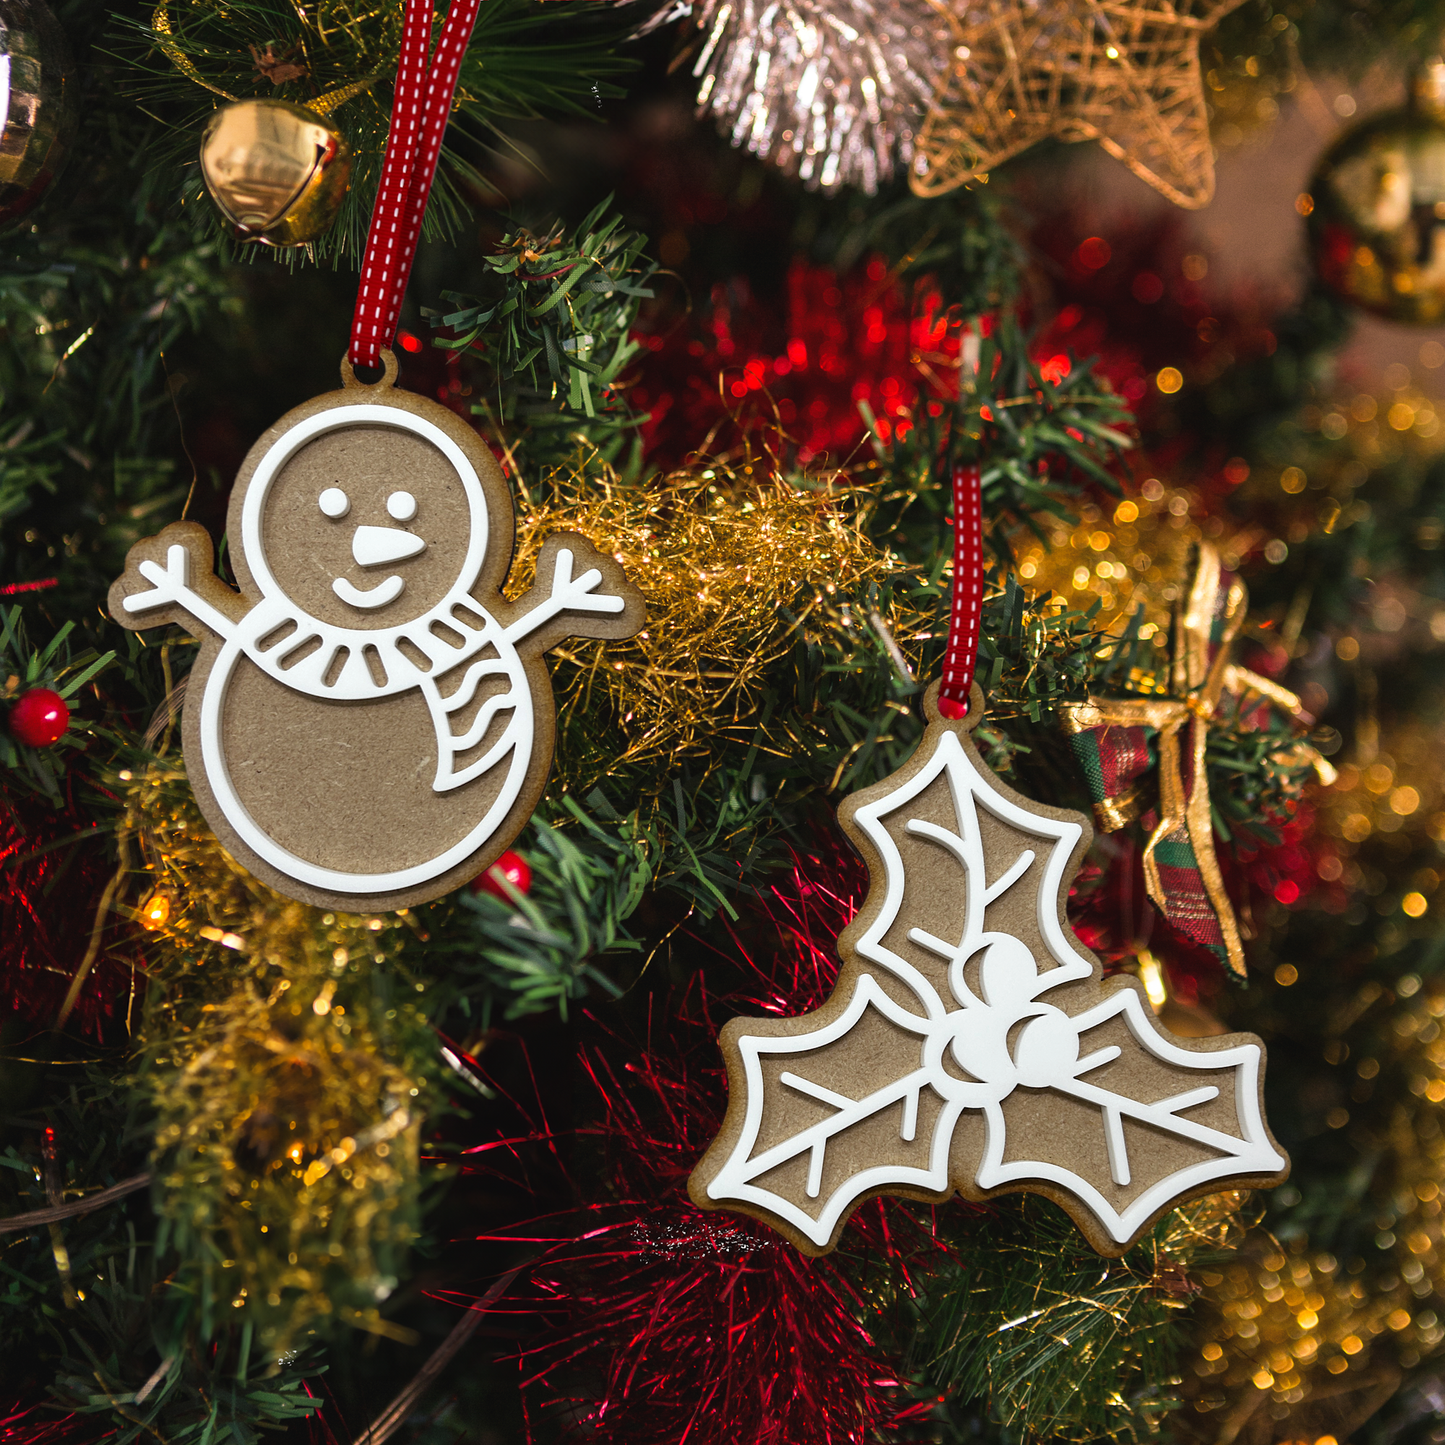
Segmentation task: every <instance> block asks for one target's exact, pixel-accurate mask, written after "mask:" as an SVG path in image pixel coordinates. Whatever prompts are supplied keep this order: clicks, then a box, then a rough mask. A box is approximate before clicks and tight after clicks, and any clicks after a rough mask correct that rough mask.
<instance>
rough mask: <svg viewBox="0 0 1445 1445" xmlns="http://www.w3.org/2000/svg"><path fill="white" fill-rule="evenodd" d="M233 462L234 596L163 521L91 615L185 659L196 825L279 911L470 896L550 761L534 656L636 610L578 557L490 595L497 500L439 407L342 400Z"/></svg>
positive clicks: (600, 569)
mask: <svg viewBox="0 0 1445 1445" xmlns="http://www.w3.org/2000/svg"><path fill="white" fill-rule="evenodd" d="M343 374H344V376H346V377H347V380H348V384H347V385H346V386H345V387H344V388H343V389H342V391H340V392H337V393H333V394H331V395H330V396H325V397H319V398H317V399H316V400H315V401H312V402H309V403H307V404H306V405H304V406H302V407H298V408H297V409H296V410H295V411H292V412H290V413H289V414H288V415H287V416H285V417H283V418H282V419H281V421H279V422H278V423H277V424H276V425H275V426H274V427H272V428H271V429H270V430H269V431H268V432H267V433H266V434H265V435H264V436H262V437H261V439H260V440H259V441H258V442H257V443H256V445H255V446H254V447H253V448H252V449H251V452H250V453H249V455H248V456H247V458H246V461H245V463H244V465H243V467H242V469H241V472H240V475H239V476H238V478H237V482H236V486H235V489H234V491H233V493H232V497H231V504H230V511H229V516H228V536H229V538H230V540H231V544H232V549H233V550H232V553H231V558H232V562H233V565H234V569H235V573H236V578H237V582H238V585H239V591H234V590H232V589H231V588H229V587H227V586H226V585H225V584H224V583H222V582H221V581H220V580H219V579H218V578H216V577H215V576H214V575H213V574H212V568H211V544H210V538H209V537H208V536H207V534H206V533H205V531H204V529H202V528H200V527H199V526H197V525H196V524H194V523H178V524H176V525H174V526H171V527H168V528H166V529H165V531H163V532H162V533H161V534H160V535H159V536H158V537H154V538H150V539H148V540H147V541H145V542H142V543H140V544H138V545H137V547H135V548H134V549H132V552H131V555H130V557H129V558H128V559H127V569H126V574H125V576H124V577H122V578H121V579H120V580H119V581H118V582H117V583H116V584H115V586H114V587H113V588H112V591H111V599H110V605H111V612H112V614H113V615H114V616H115V617H116V619H117V620H118V621H120V622H122V623H123V624H124V625H126V626H129V627H148V626H153V625H155V624H156V623H158V622H167V621H178V622H180V623H181V624H182V625H184V626H186V627H187V629H188V630H190V631H192V632H193V633H195V634H196V635H197V636H198V637H199V638H200V640H201V653H200V657H199V659H198V660H197V663H196V665H195V667H194V669H193V671H192V673H191V677H190V682H189V684H188V691H187V701H186V707H185V715H184V725H183V738H184V748H185V755H186V761H187V767H188V771H189V773H190V776H191V779H192V785H193V787H194V789H195V792H196V797H197V801H198V802H199V804H200V806H201V809H202V811H203V812H204V813H205V815H206V818H207V821H208V822H210V824H211V826H212V827H213V828H214V829H215V831H216V834H217V836H218V837H219V838H220V839H221V840H222V842H223V843H224V844H225V845H226V847H227V848H228V850H229V851H230V852H231V853H232V854H233V856H235V857H236V858H237V860H238V861H239V862H241V863H242V864H243V865H244V866H245V867H246V868H247V869H249V870H250V871H251V872H253V873H254V874H256V875H257V876H258V877H260V878H262V879H264V880H265V881H266V882H268V883H270V884H271V885H272V886H273V887H275V888H277V889H278V890H280V891H281V892H283V893H286V894H288V895H289V896H292V897H295V898H299V899H302V900H303V901H306V902H311V903H316V904H320V905H323V906H328V907H336V908H342V909H347V910H349V911H360V910H363V909H375V908H397V907H404V906H408V905H410V904H413V903H417V902H421V901H424V900H425V899H428V898H433V897H436V896H438V895H439V894H441V893H443V892H446V891H448V890H449V889H451V888H454V887H456V886H458V885H459V884H460V883H462V882H465V881H467V880H469V879H471V878H473V877H475V876H476V875H477V874H478V873H479V872H481V871H482V870H483V869H484V868H485V867H486V866H487V865H488V864H489V863H490V862H491V861H492V860H493V859H494V858H496V857H497V856H498V854H500V853H501V852H502V851H503V849H505V848H506V846H507V845H508V843H510V842H511V841H512V840H513V839H514V838H515V837H516V835H517V833H518V832H519V831H520V829H521V827H522V826H523V825H524V824H525V822H526V820H527V818H528V817H529V816H530V815H531V813H532V810H533V809H534V808H535V806H536V804H537V801H538V798H539V797H540V794H541V791H542V788H543V786H544V785H545V782H546V776H547V771H548V769H549V766H550V762H551V753H552V741H553V730H554V712H553V702H552V691H551V685H550V680H549V678H548V674H547V670H546V665H545V663H544V662H543V660H542V654H543V653H544V652H545V651H546V649H547V648H548V647H550V646H553V645H555V644H556V643H557V642H558V641H560V640H561V639H562V638H563V637H564V636H567V635H572V634H579V633H580V634H583V635H587V636H601V637H624V636H630V635H631V634H632V633H633V632H635V631H636V630H637V628H638V627H640V626H641V625H642V617H643V613H642V605H641V600H640V598H639V597H638V595H637V593H636V591H635V589H633V588H632V587H631V586H630V585H629V584H628V583H627V582H626V580H625V578H624V577H623V575H622V571H621V568H620V567H619V566H618V565H617V564H616V563H615V562H613V561H612V560H611V559H608V558H604V557H601V556H599V555H598V554H597V553H596V552H595V551H594V550H593V548H592V547H591V546H590V544H588V543H587V542H586V541H584V540H583V539H582V538H580V537H577V536H575V535H570V534H560V535H554V536H552V537H549V538H548V539H547V541H546V543H545V544H544V546H543V549H542V553H541V557H540V559H539V562H538V572H537V577H538V584H539V585H538V586H536V587H535V588H533V589H532V590H531V591H530V592H528V593H527V594H526V595H525V596H523V597H522V598H520V599H519V600H518V601H517V602H515V603H509V602H507V601H506V600H505V598H504V597H503V595H502V591H501V588H502V585H503V583H504V582H505V580H506V576H507V571H508V568H509V566H510V563H511V554H512V545H513V527H514V524H513V516H512V504H511V496H510V492H509V490H508V487H507V483H506V480H505V478H504V477H503V476H502V473H501V469H500V467H499V466H498V465H497V463H496V460H495V459H494V458H493V456H492V454H491V452H490V450H489V449H488V448H487V447H486V446H485V445H484V444H483V443H482V441H481V440H480V438H478V437H477V435H476V434H475V433H474V432H473V431H472V430H471V428H469V427H468V426H466V425H465V424H464V423H463V422H462V421H461V420H460V419H459V418H457V417H456V416H455V415H454V414H453V413H452V412H450V411H449V410H447V409H446V408H445V407H442V406H439V405H437V404H436V403H434V402H431V401H428V400H426V399H425V398H422V397H417V396H414V395H412V394H410V393H406V392H400V391H396V390H394V389H393V387H392V386H391V381H392V379H393V376H394V370H392V369H390V368H389V370H388V375H387V377H386V379H385V380H384V381H383V382H382V383H380V384H378V385H376V386H364V385H361V384H358V383H356V382H355V381H354V379H351V378H350V374H349V369H346V368H344V369H343Z"/></svg>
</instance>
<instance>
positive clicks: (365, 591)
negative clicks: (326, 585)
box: [331, 572, 406, 607]
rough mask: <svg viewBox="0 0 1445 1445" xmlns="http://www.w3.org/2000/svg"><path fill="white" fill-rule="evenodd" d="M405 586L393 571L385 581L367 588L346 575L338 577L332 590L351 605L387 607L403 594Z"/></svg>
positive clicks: (332, 585)
mask: <svg viewBox="0 0 1445 1445" xmlns="http://www.w3.org/2000/svg"><path fill="white" fill-rule="evenodd" d="M404 586H406V584H405V583H404V582H403V581H402V580H401V578H400V577H398V576H397V575H396V574H395V573H394V572H393V573H392V575H391V576H390V577H388V578H387V579H386V580H385V581H384V582H378V583H377V584H376V586H375V587H367V588H361V587H355V586H353V585H352V584H351V583H350V582H348V581H347V580H346V578H345V577H338V578H337V579H336V580H335V581H334V582H333V583H332V584H331V590H332V591H333V592H335V593H336V595H337V596H338V597H339V598H340V599H341V600H342V601H343V602H345V603H346V604H347V605H348V606H350V607H385V606H386V604H387V603H388V602H395V601H396V599H397V598H398V597H400V596H401V589H402V588H403V587H404Z"/></svg>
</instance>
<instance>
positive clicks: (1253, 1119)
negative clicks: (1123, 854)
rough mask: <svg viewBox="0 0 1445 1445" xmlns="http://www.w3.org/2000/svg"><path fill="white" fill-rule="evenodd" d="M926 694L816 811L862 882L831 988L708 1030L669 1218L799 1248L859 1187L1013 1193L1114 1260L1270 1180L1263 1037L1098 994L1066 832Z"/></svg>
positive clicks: (1074, 821)
mask: <svg viewBox="0 0 1445 1445" xmlns="http://www.w3.org/2000/svg"><path fill="white" fill-rule="evenodd" d="M937 699H938V688H937V686H936V685H935V686H934V687H933V688H931V689H930V690H929V693H928V695H927V697H926V699H925V712H926V715H927V718H928V728H927V731H926V732H925V735H924V738H923V741H922V743H921V744H920V745H919V748H918V750H917V752H916V753H915V754H914V755H913V757H912V758H910V759H909V761H908V762H907V763H906V764H905V765H904V767H903V768H901V769H900V770H899V771H898V772H897V773H894V774H893V775H892V776H891V777H889V778H886V779H885V780H884V781H883V782H881V783H878V784H876V785H875V786H873V787H871V788H865V789H863V790H862V791H861V792H859V793H856V794H854V796H853V797H851V798H850V799H849V800H848V801H847V803H845V804H844V806H843V808H842V809H841V811H840V815H839V817H840V821H841V823H842V825H843V828H844V829H845V831H846V832H847V834H848V836H849V837H850V838H851V839H852V840H853V842H854V843H855V844H856V845H857V847H858V849H859V851H860V852H861V853H862V855H863V858H864V860H865V862H866V863H867V865H868V869H869V874H870V886H869V890H868V897H867V899H866V901H865V903H864V906H863V908H862V910H861V912H860V913H859V914H858V916H857V917H856V918H855V919H854V920H853V922H852V923H851V924H849V926H848V927H847V928H846V929H844V931H843V932H842V934H840V935H839V938H838V948H839V952H840V954H841V956H842V960H843V967H842V971H841V973H840V975H839V978H838V983H837V986H836V988H835V989H834V991H833V993H832V995H831V996H830V997H829V999H828V1001H827V1002H826V1003H825V1004H824V1005H823V1006H822V1007H821V1008H819V1009H816V1010H815V1011H814V1012H812V1013H809V1014H804V1015H802V1016H800V1017H798V1018H791V1019H780V1018H768V1019H750V1018H739V1019H733V1020H731V1021H730V1022H729V1023H728V1024H727V1025H726V1027H725V1028H724V1029H723V1031H722V1036H721V1043H722V1047H723V1051H724V1054H725V1057H726V1061H727V1069H728V1080H729V1090H730V1094H729V1100H728V1110H727V1115H726V1118H725V1119H724V1121H723V1127H722V1129H721V1131H720V1132H719V1134H718V1137H717V1139H716V1140H715V1141H714V1142H713V1145H712V1147H711V1148H710V1149H709V1150H708V1152H707V1154H706V1155H705V1156H704V1157H703V1159H702V1160H701V1162H700V1163H699V1164H698V1166H697V1168H696V1169H695V1170H694V1172H693V1174H692V1177H691V1180H690V1181H689V1192H690V1193H691V1196H692V1198H693V1201H694V1202H695V1203H696V1204H698V1205H699V1206H701V1207H703V1208H727V1209H733V1210H737V1211H739V1212H741V1213H744V1214H750V1215H752V1216H754V1217H755V1218H758V1219H761V1220H763V1221H764V1222H766V1223H768V1224H770V1225H772V1226H773V1227H774V1228H775V1229H777V1230H778V1231H779V1232H780V1233H782V1234H783V1235H785V1236H786V1237H787V1238H788V1239H789V1240H791V1241H792V1242H793V1243H794V1244H795V1245H796V1246H797V1247H798V1248H799V1249H800V1250H802V1251H803V1252H804V1253H807V1254H823V1253H826V1252H827V1251H828V1250H830V1249H832V1248H833V1246H834V1245H835V1244H836V1243H837V1241H838V1236H839V1234H840V1233H841V1232H842V1229H843V1226H844V1224H845V1223H846V1222H847V1219H848V1216H849V1215H850V1214H851V1213H852V1212H853V1210H855V1209H856V1208H857V1207H858V1206H859V1204H861V1203H862V1202H863V1201H864V1200H865V1199H868V1198H870V1197H871V1196H873V1195H875V1194H896V1195H902V1196H904V1197H907V1198H911V1199H919V1200H925V1201H928V1202H937V1201H941V1200H943V1199H946V1198H947V1197H948V1196H949V1195H950V1194H952V1193H953V1192H954V1191H957V1192H958V1193H959V1194H961V1195H963V1196H964V1197H965V1198H968V1199H973V1200H984V1199H989V1198H992V1197H994V1196H995V1195H998V1194H1004V1193H1009V1192H1013V1191H1018V1190H1028V1191H1031V1192H1033V1193H1038V1194H1043V1195H1046V1196H1047V1197H1048V1198H1050V1199H1053V1200H1054V1201H1055V1202H1056V1203H1058V1204H1059V1205H1061V1206H1062V1207H1063V1208H1064V1209H1066V1210H1067V1211H1068V1212H1069V1214H1070V1215H1071V1216H1072V1217H1073V1219H1074V1220H1075V1222H1076V1223H1077V1224H1078V1226H1079V1228H1080V1229H1081V1230H1082V1231H1083V1232H1084V1234H1085V1235H1086V1237H1087V1238H1088V1239H1089V1241H1090V1243H1091V1244H1092V1245H1093V1246H1094V1248H1095V1249H1097V1250H1098V1251H1099V1252H1100V1253H1101V1254H1107V1255H1118V1254H1122V1253H1123V1252H1124V1251H1125V1250H1126V1249H1127V1248H1128V1247H1129V1246H1130V1245H1131V1244H1133V1243H1134V1241H1135V1240H1137V1239H1138V1238H1139V1236H1140V1235H1141V1234H1142V1233H1143V1232H1144V1231H1145V1230H1146V1229H1148V1227H1149V1226H1150V1224H1152V1223H1153V1222H1154V1220H1155V1219H1157V1218H1158V1217H1159V1216H1160V1215H1161V1214H1162V1213H1164V1212H1165V1211H1166V1210H1168V1209H1170V1208H1172V1207H1173V1206H1174V1205H1176V1204H1179V1203H1181V1202H1182V1201H1184V1200H1186V1199H1190V1198H1193V1197H1196V1196H1198V1195H1202V1194H1211V1193H1215V1192H1217V1191H1219V1190H1221V1189H1227V1188H1240V1187H1269V1186H1273V1185H1276V1184H1279V1183H1281V1182H1283V1180H1284V1179H1285V1178H1286V1177H1287V1175H1288V1172H1289V1161H1288V1160H1287V1159H1286V1157H1285V1156H1284V1154H1283V1153H1282V1151H1281V1150H1280V1149H1279V1147H1278V1146H1277V1145H1276V1144H1275V1142H1274V1139H1273V1138H1272V1136H1271V1135H1270V1132H1269V1127H1268V1125H1267V1124H1266V1122H1265V1119H1264V1112H1263V1104H1262V1086H1263V1075H1264V1046H1263V1044H1261V1043H1260V1041H1259V1040H1258V1039H1257V1038H1255V1037H1253V1036H1252V1035H1249V1034H1230V1035H1225V1036H1223V1037H1219V1038H1205V1039H1190V1040H1188V1041H1187V1043H1186V1042H1185V1041H1184V1040H1182V1039H1176V1038H1175V1037H1173V1036H1172V1035H1170V1034H1168V1033H1167V1032H1165V1031H1164V1030H1163V1028H1162V1027H1161V1026H1160V1025H1159V1024H1157V1023H1156V1022H1155V1019H1154V1014H1153V1010H1152V1009H1151V1008H1150V1006H1149V1003H1148V1000H1147V997H1146V996H1145V994H1144V991H1143V988H1142V986H1141V985H1140V984H1139V983H1138V981H1137V980H1135V979H1133V978H1130V977H1127V976H1124V977H1115V978H1110V979H1104V978H1103V976H1102V970H1101V968H1100V965H1099V961H1098V960H1097V959H1096V958H1095V957H1094V955H1093V954H1092V953H1090V952H1089V951H1088V950H1087V949H1085V948H1084V947H1083V946H1082V945H1081V944H1080V943H1079V941H1078V939H1077V938H1076V937H1075V936H1074V932H1073V930H1072V929H1071V928H1070V926H1069V923H1068V920H1067V918H1066V916H1065V913H1064V900H1065V899H1066V897H1067V894H1068V887H1069V884H1070V882H1071V881H1072V879H1073V877H1074V874H1075V872H1076V871H1077V869H1078V866H1079V863H1080V861H1081V859H1082V858H1083V855H1084V853H1085V851H1086V850H1087V848H1088V846H1089V843H1090V841H1091V839H1092V836H1093V830H1092V828H1091V826H1090V824H1089V822H1088V820H1087V819H1086V818H1085V817H1084V816H1083V815H1082V814H1080V813H1075V812H1070V811H1066V810H1064V809H1061V808H1053V807H1049V806H1046V805H1044V804H1040V803H1035V802H1033V801H1031V800H1030V799H1027V798H1025V797H1023V796H1022V795H1021V794H1019V793H1017V792H1015V791H1014V790H1013V789H1012V788H1010V787H1008V786H1007V785H1006V784H1004V783H1002V782H1001V781H1000V780H999V779H998V778H997V776H995V774H994V773H993V772H992V771H991V769H990V768H989V767H988V765H987V764H986V763H985V762H984V761H983V760H982V758H981V757H980V756H979V754H978V752H977V750H976V749H975V747H974V745H973V740H972V737H971V736H970V734H971V732H972V729H973V728H974V727H976V726H977V724H978V721H979V719H980V718H981V717H982V715H983V711H984V708H983V697H982V694H981V692H980V691H979V689H978V688H977V687H975V688H974V691H973V700H972V703H971V705H970V708H969V711H968V715H967V717H966V718H963V719H959V720H950V719H945V718H942V717H940V716H939V713H938V707H937Z"/></svg>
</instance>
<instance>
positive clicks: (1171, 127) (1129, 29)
mask: <svg viewBox="0 0 1445 1445" xmlns="http://www.w3.org/2000/svg"><path fill="white" fill-rule="evenodd" d="M935 3H936V4H939V7H940V8H941V9H942V8H945V7H946V8H947V9H948V10H949V11H950V12H951V15H952V19H953V24H954V51H953V64H952V66H951V67H950V69H949V72H948V74H947V75H946V76H945V77H944V79H943V81H942V83H941V84H940V86H939V89H938V91H937V93H936V94H935V96H934V99H933V105H932V108H931V110H930V111H929V114H928V118H927V120H926V121H925V123H924V126H923V130H922V132H921V133H920V135H919V137H918V141H917V146H916V150H915V154H914V161H913V172H912V175H911V177H910V180H911V183H912V186H913V190H914V191H915V193H917V194H918V195H920V196H939V195H943V194H944V193H945V192H947V191H951V190H954V189H955V188H956V187H958V186H961V185H963V184H964V183H965V182H966V181H970V180H974V179H977V178H980V177H985V176H987V174H988V172H989V171H991V170H993V169H994V168H995V167H996V166H998V165H1001V164H1002V163H1003V162H1004V161H1006V160H1008V159H1009V157H1011V156H1015V155H1017V154H1018V153H1019V152H1020V151H1022V150H1025V149H1027V148H1028V147H1029V146H1031V145H1033V144H1034V143H1035V142H1036V141H1041V140H1044V139H1046V138H1047V137H1050V136H1052V137H1054V138H1055V139H1058V140H1066V141H1078V140H1096V141H1098V142H1099V144H1100V145H1101V146H1103V147H1104V149H1105V150H1106V151H1108V152H1109V154H1110V155H1112V156H1114V157H1116V158H1117V159H1119V160H1121V161H1123V162H1124V164H1125V165H1126V166H1128V167H1129V169H1130V170H1131V171H1133V172H1134V174H1135V175H1136V176H1138V177H1139V178H1140V179H1141V180H1144V181H1147V182H1148V183H1149V184H1150V185H1151V186H1153V187H1154V188H1155V190H1157V191H1160V192H1162V193H1163V194H1164V195H1166V196H1167V197H1168V198H1169V199H1170V200H1171V201H1173V202H1174V203H1175V204H1176V205H1179V206H1184V207H1186V208H1187V209H1190V210H1194V209H1197V208H1198V207H1200V206H1204V205H1207V204H1208V203H1209V201H1210V199H1211V197H1212V196H1213V195H1214V152H1213V150H1212V148H1211V146H1210V143H1209V117H1208V113H1207V111H1206V110H1205V104H1204V88H1203V84H1202V81H1201V78H1200V73H1199V40H1200V37H1201V36H1202V35H1203V33H1204V32H1205V31H1207V30H1209V29H1210V28H1211V27H1212V26H1214V25H1215V24H1216V23H1218V21H1219V20H1220V19H1221V18H1222V17H1223V16H1225V15H1227V14H1228V13H1229V12H1230V11H1231V10H1233V9H1235V8H1236V7H1237V6H1238V5H1240V4H1242V3H1243V0H1214V3H1208V0H1181V3H1180V4H1179V5H1178V6H1177V7H1176V6H1175V5H1173V4H1170V3H1169V0H935Z"/></svg>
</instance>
